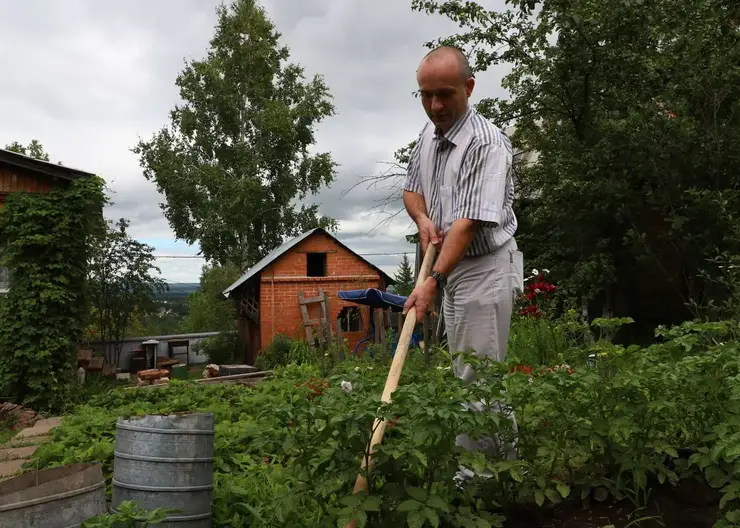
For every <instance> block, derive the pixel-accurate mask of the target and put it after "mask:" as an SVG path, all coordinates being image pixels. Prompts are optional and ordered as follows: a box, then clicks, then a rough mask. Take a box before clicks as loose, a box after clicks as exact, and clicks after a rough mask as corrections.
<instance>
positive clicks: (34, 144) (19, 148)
mask: <svg viewBox="0 0 740 528" xmlns="http://www.w3.org/2000/svg"><path fill="white" fill-rule="evenodd" d="M5 150H9V151H11V152H17V153H18V154H24V155H26V156H30V157H32V158H36V159H38V160H41V161H49V154H48V153H47V152H46V151H45V150H44V146H43V145H42V144H41V142H40V141H39V140H37V139H32V140H31V142H30V143H29V144H28V146H24V145H21V144H20V143H18V142H17V141H13V142H12V143H10V144H9V145H6V146H5Z"/></svg>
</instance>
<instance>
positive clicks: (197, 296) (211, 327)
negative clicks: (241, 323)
mask: <svg viewBox="0 0 740 528" xmlns="http://www.w3.org/2000/svg"><path fill="white" fill-rule="evenodd" d="M240 275H241V273H240V272H239V268H238V267H237V266H235V265H233V264H229V265H226V266H219V265H217V264H214V265H206V266H203V271H202V273H201V276H200V290H199V291H197V292H195V293H192V294H190V296H189V297H188V315H187V317H186V318H185V320H184V321H183V323H182V331H183V332H185V333H190V332H227V331H231V330H236V323H237V310H236V305H235V304H234V300H233V299H227V298H226V297H224V294H223V291H224V290H225V289H226V288H228V287H229V286H230V285H231V284H232V283H233V282H234V281H235V280H237V279H238V278H239V276H240Z"/></svg>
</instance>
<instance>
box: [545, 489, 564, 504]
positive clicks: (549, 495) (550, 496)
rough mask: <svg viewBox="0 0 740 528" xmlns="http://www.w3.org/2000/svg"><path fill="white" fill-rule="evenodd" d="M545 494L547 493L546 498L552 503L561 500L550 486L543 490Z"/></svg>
mask: <svg viewBox="0 0 740 528" xmlns="http://www.w3.org/2000/svg"><path fill="white" fill-rule="evenodd" d="M545 495H547V498H548V499H550V501H551V502H552V503H554V504H558V503H559V502H560V501H561V498H560V495H559V494H558V492H557V491H555V490H554V489H552V488H547V489H546V490H545Z"/></svg>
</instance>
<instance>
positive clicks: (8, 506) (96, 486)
mask: <svg viewBox="0 0 740 528" xmlns="http://www.w3.org/2000/svg"><path fill="white" fill-rule="evenodd" d="M103 487H105V480H102V481H100V482H96V483H95V484H91V485H89V486H85V487H84V488H77V489H73V490H69V491H64V492H61V493H55V494H54V495H45V496H43V497H38V498H36V499H29V500H25V501H20V502H14V503H12V504H6V505H4V506H0V512H4V511H10V510H20V509H22V508H28V507H30V506H36V505H38V504H44V503H46V502H52V501H57V500H62V499H68V498H70V497H74V496H76V495H84V494H85V493H89V492H91V491H95V490H97V489H100V488H103Z"/></svg>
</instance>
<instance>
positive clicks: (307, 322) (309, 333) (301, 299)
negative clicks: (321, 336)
mask: <svg viewBox="0 0 740 528" xmlns="http://www.w3.org/2000/svg"><path fill="white" fill-rule="evenodd" d="M305 301H306V297H305V296H304V295H303V291H299V292H298V304H299V305H300V307H301V316H302V317H303V329H304V330H305V331H306V340H307V341H308V342H309V344H311V343H313V329H312V328H311V324H312V323H311V319H309V318H308V308H306V304H307V303H306V302H305Z"/></svg>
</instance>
